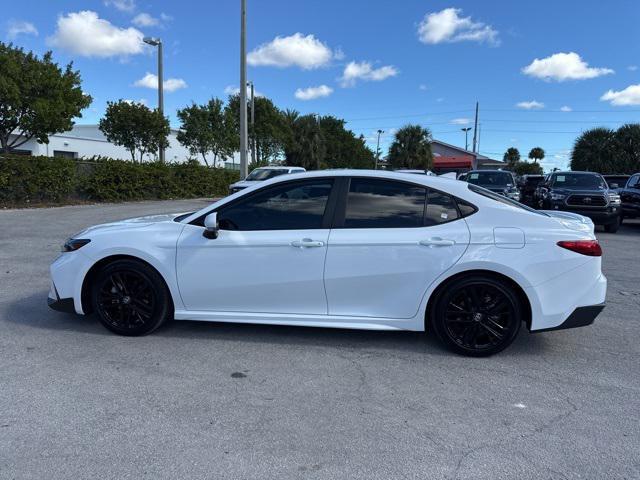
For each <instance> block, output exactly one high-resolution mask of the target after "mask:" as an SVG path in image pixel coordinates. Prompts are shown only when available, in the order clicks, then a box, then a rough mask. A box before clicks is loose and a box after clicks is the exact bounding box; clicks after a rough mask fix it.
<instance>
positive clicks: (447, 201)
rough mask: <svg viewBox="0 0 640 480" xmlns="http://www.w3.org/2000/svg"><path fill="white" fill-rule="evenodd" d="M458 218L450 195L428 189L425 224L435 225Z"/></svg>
mask: <svg viewBox="0 0 640 480" xmlns="http://www.w3.org/2000/svg"><path fill="white" fill-rule="evenodd" d="M457 218H458V209H457V208H456V203H455V201H454V200H453V198H452V197H450V196H449V195H446V194H444V193H440V192H436V191H435V190H429V197H428V200H427V213H426V215H425V225H426V226H431V225H437V224H439V223H445V222H450V221H452V220H456V219H457Z"/></svg>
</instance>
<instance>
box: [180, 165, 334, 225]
mask: <svg viewBox="0 0 640 480" xmlns="http://www.w3.org/2000/svg"><path fill="white" fill-rule="evenodd" d="M337 180H338V178H337V177H330V176H326V177H313V178H304V179H299V178H298V179H293V180H286V181H283V182H277V183H275V184H273V185H269V186H268V187H264V188H258V189H257V190H255V191H253V192H251V193H249V194H247V195H242V196H240V197H238V198H236V199H234V200H232V201H230V202H227V203H225V204H224V205H220V206H218V207H216V208H212V209H210V210H208V211H206V212H205V213H203V214H202V215H200V216H199V217H197V218H194V219H193V220H191V221H190V222H189V225H194V226H196V227H202V228H204V219H205V217H206V216H207V215H209V214H210V213H213V212H220V211H221V210H224V209H225V208H228V207H233V206H234V205H237V204H238V203H240V202H244V201H247V200H249V199H251V198H252V197H254V196H256V195H262V194H264V193H268V191H269V190H271V189H275V188H281V187H282V186H285V185H289V184H301V185H304V184H307V183H316V182H322V181H328V182H331V184H332V185H331V191H330V192H329V198H328V199H327V204H326V205H325V208H324V214H323V216H322V223H321V226H320V228H313V229H281V228H275V229H273V230H241V231H243V232H271V231H274V232H276V231H287V230H325V229H329V228H331V223H332V219H333V217H334V211H335V208H336V204H337V201H338V199H337V194H338V189H337V188H336V186H337V185H338V182H337Z"/></svg>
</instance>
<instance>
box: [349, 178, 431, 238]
mask: <svg viewBox="0 0 640 480" xmlns="http://www.w3.org/2000/svg"><path fill="white" fill-rule="evenodd" d="M426 195H427V189H426V188H421V187H418V186H414V185H410V184H408V183H402V182H393V181H388V180H377V179H368V178H353V179H351V185H350V186H349V193H348V195H347V205H346V211H345V219H344V228H408V227H409V228H410V227H421V226H423V218H424V212H425V200H426Z"/></svg>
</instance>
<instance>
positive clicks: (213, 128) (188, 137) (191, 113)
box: [177, 98, 234, 166]
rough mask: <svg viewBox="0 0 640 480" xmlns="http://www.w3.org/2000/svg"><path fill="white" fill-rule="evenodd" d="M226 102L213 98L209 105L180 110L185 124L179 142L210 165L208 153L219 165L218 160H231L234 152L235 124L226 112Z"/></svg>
mask: <svg viewBox="0 0 640 480" xmlns="http://www.w3.org/2000/svg"><path fill="white" fill-rule="evenodd" d="M223 105H224V103H223V102H222V100H220V99H217V98H212V99H211V100H209V102H208V103H207V104H205V105H196V104H195V103H193V104H192V105H191V106H189V107H185V108H183V109H181V110H178V112H177V115H178V119H179V120H180V122H181V126H180V131H179V132H178V135H177V139H178V141H179V142H180V143H181V144H182V145H184V146H185V147H187V148H188V149H189V151H190V152H191V153H192V154H193V155H202V159H203V160H204V163H205V164H206V165H207V166H208V165H209V162H208V161H207V154H208V153H212V154H213V164H214V166H215V164H216V162H217V160H218V157H229V156H231V155H233V152H234V141H233V124H230V122H229V121H228V120H229V115H228V114H226V113H225V109H224V107H223Z"/></svg>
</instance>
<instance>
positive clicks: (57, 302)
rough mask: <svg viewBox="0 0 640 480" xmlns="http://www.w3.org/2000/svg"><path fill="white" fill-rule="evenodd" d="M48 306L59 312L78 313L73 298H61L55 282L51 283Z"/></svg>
mask: <svg viewBox="0 0 640 480" xmlns="http://www.w3.org/2000/svg"><path fill="white" fill-rule="evenodd" d="M47 305H49V308H52V309H53V310H57V311H59V312H67V313H76V308H75V305H74V303H73V298H60V296H59V295H58V290H57V289H56V286H55V285H54V284H53V282H52V283H51V289H50V290H49V296H48V297H47Z"/></svg>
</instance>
